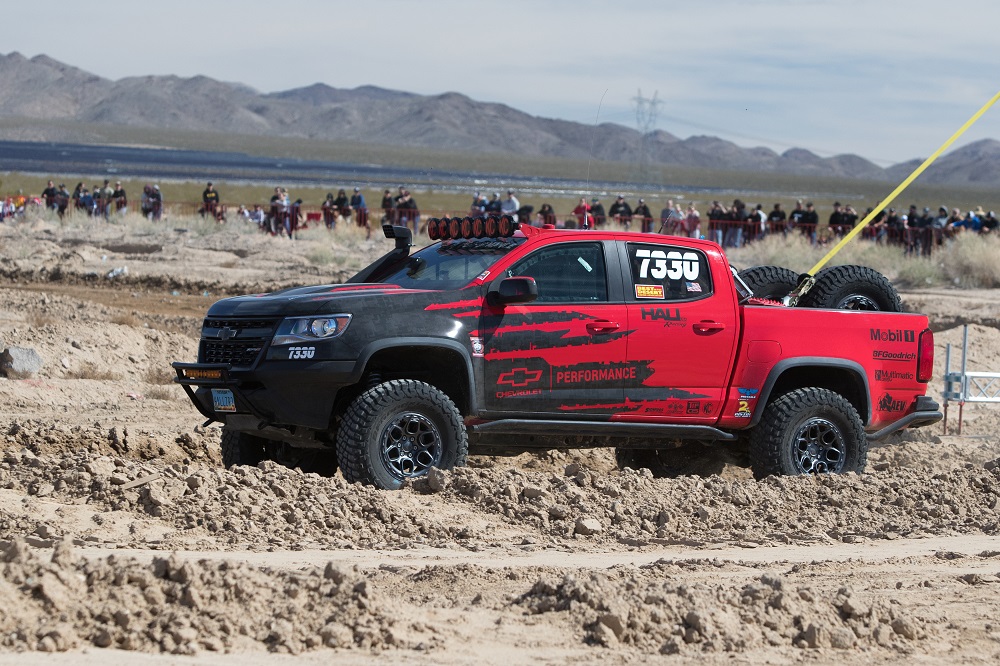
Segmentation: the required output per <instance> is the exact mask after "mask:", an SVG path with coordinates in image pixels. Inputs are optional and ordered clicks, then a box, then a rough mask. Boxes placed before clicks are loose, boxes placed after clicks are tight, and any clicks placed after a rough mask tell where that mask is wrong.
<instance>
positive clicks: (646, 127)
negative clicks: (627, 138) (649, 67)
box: [629, 88, 661, 182]
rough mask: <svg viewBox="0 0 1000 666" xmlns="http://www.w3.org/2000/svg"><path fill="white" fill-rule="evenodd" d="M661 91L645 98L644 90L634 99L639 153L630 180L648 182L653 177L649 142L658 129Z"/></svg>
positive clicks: (640, 90)
mask: <svg viewBox="0 0 1000 666" xmlns="http://www.w3.org/2000/svg"><path fill="white" fill-rule="evenodd" d="M659 94H660V93H659V91H655V92H654V93H653V96H652V97H643V96H642V89H641V88H640V89H639V91H638V94H637V95H636V96H635V97H633V98H632V102H633V103H634V104H635V128H636V129H637V130H638V131H639V151H638V155H637V158H636V163H635V168H634V169H633V175H632V176H631V177H630V178H629V180H637V181H640V182H647V181H648V180H649V178H650V176H651V173H650V172H651V169H650V159H649V150H648V149H647V148H648V146H647V142H648V141H649V135H650V133H652V131H653V130H654V129H655V128H656V119H657V116H658V114H659V111H658V109H659V106H660V104H661V102H660V100H659Z"/></svg>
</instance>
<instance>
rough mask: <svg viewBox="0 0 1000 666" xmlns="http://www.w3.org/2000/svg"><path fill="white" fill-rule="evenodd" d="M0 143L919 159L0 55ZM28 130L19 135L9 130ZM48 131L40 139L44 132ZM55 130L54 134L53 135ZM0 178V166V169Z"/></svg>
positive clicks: (974, 160) (895, 172) (465, 101)
mask: <svg viewBox="0 0 1000 666" xmlns="http://www.w3.org/2000/svg"><path fill="white" fill-rule="evenodd" d="M0 119H6V122H4V123H3V125H2V127H0V138H5V139H12V140H25V139H28V140H35V141H52V140H57V137H56V136H55V133H56V132H62V133H61V134H60V135H59V136H58V139H59V140H63V141H65V140H67V137H66V134H65V127H66V125H67V123H69V124H70V125H71V124H72V123H88V124H99V125H112V126H114V125H124V126H130V127H139V128H143V127H148V128H162V129H173V130H188V131H204V132H217V133H235V134H245V135H261V136H279V137H297V138H306V139H317V140H324V141H338V140H341V141H344V140H349V141H352V142H358V143H371V144H383V145H397V146H407V147H421V148H432V149H436V150H445V151H460V152H479V153H508V154H519V155H532V156H549V157H563V158H572V159H588V158H590V157H593V158H594V159H598V160H605V161H610V162H624V163H638V162H639V161H640V160H648V162H649V163H650V164H656V165H674V166H682V167H696V168H705V169H721V170H732V171H763V172H774V173H788V174H795V175H802V176H830V177H845V178H859V179H867V180H872V179H874V180H892V181H898V180H901V179H902V178H905V177H906V176H907V175H909V173H910V172H911V171H912V170H913V168H915V167H916V166H917V164H919V163H920V160H914V161H912V162H905V163H902V164H897V165H894V166H891V167H889V168H882V167H880V166H878V165H876V164H874V163H872V162H871V161H869V160H867V159H864V158H863V157H859V156H857V155H852V154H848V155H836V156H834V157H825V158H824V157H819V156H818V155H816V154H815V153H812V152H810V151H808V150H804V149H800V148H792V149H789V150H787V151H785V152H783V153H780V154H779V153H777V152H775V151H773V150H771V149H770V148H762V147H758V148H743V147H740V146H738V145H736V144H734V143H732V142H730V141H726V140H724V139H720V138H718V137H712V136H692V137H689V138H686V139H681V138H679V137H677V136H674V135H673V134H670V133H669V132H665V131H662V130H656V131H654V132H651V133H649V134H646V135H642V134H641V133H640V132H638V131H636V130H634V129H631V128H628V127H625V126H623V125H618V124H614V123H602V124H599V125H597V126H596V127H595V126H593V125H586V124H583V123H577V122H570V121H566V120H557V119H551V118H540V117H536V116H532V115H529V114H527V113H524V112H522V111H518V110H517V109H514V108H511V107H509V106H506V105H504V104H497V103H485V102H477V101H475V100H473V99H470V98H469V97H467V96H465V95H462V94H459V93H455V92H448V93H444V94H441V95H417V94H413V93H408V92H402V91H396V90H387V89H383V88H377V87H374V86H361V87H358V88H354V89H340V88H333V87H331V86H328V85H326V84H323V83H317V84H314V85H311V86H308V87H305V88H296V89H293V90H286V91H283V92H276V93H261V92H258V91H256V90H254V89H252V88H250V87H248V86H246V85H243V84H239V83H227V82H224V81H217V80H215V79H211V78H208V77H206V76H195V77H191V78H181V77H177V76H139V77H128V78H123V79H119V80H117V81H113V80H110V79H106V78H102V77H100V76H97V75H95V74H91V73H89V72H86V71H83V70H81V69H78V68H76V67H73V66H71V65H67V64H64V63H61V62H59V61H57V60H54V59H52V58H50V57H48V56H45V55H38V56H35V57H33V58H30V59H29V58H26V57H24V56H23V55H21V54H20V53H17V52H13V53H10V54H7V55H0ZM19 119H24V120H25V121H26V123H27V122H28V121H39V120H40V121H58V128H55V126H50V125H46V124H45V123H37V122H35V124H33V125H32V126H31V131H30V133H28V134H27V135H25V133H24V132H19V131H18V125H17V121H18V120H19ZM48 127H53V128H52V129H47V128H48ZM59 128H61V129H59ZM0 167H2V163H0ZM998 179H1000V142H998V141H995V140H992V139H984V140H981V141H977V142H975V143H972V144H969V145H967V146H964V147H962V148H959V149H957V150H954V151H952V152H950V153H948V154H947V155H945V156H942V157H941V158H940V159H938V160H937V162H935V164H934V167H933V168H932V169H929V170H928V171H927V173H925V174H924V175H923V176H922V177H921V180H922V181H923V182H925V183H934V184H941V185H957V186H987V185H990V184H995V183H996V182H997V181H998Z"/></svg>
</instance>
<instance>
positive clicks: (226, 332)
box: [219, 326, 239, 340]
mask: <svg viewBox="0 0 1000 666" xmlns="http://www.w3.org/2000/svg"><path fill="white" fill-rule="evenodd" d="M238 333H239V331H238V330H237V329H235V328H229V327H228V326H226V327H225V328H221V329H219V338H220V339H222V340H228V339H230V338H235V337H236V335H237V334H238Z"/></svg>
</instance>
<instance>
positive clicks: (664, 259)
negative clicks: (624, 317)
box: [626, 243, 712, 301]
mask: <svg viewBox="0 0 1000 666" xmlns="http://www.w3.org/2000/svg"><path fill="white" fill-rule="evenodd" d="M626 251H627V252H628V260H629V268H630V270H631V274H632V287H631V289H629V291H630V292H631V293H629V294H628V299H629V300H630V301H631V300H635V301H690V300H695V299H698V298H704V297H705V296H708V295H710V294H711V293H712V275H711V272H710V271H709V268H708V258H707V257H706V256H705V255H704V253H702V252H700V251H698V250H693V249H691V248H686V247H672V246H670V245H659V244H652V243H628V244H627V246H626Z"/></svg>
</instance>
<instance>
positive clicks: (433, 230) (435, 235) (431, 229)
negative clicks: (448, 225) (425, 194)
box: [427, 217, 441, 240]
mask: <svg viewBox="0 0 1000 666" xmlns="http://www.w3.org/2000/svg"><path fill="white" fill-rule="evenodd" d="M439 222H440V220H438V219H437V218H436V217H432V218H431V219H429V220H427V237H428V238H430V239H431V240H437V239H439V238H441V233H440V232H439V231H438V223H439Z"/></svg>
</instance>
